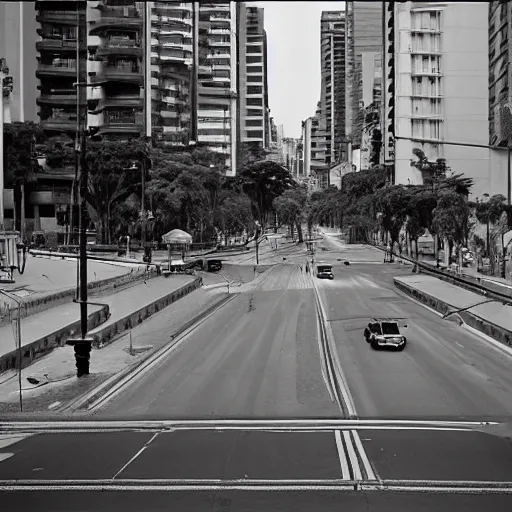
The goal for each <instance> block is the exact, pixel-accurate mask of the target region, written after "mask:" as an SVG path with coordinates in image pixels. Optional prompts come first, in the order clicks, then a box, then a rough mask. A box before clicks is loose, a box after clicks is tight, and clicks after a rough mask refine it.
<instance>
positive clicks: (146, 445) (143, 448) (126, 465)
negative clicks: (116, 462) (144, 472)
mask: <svg viewBox="0 0 512 512" xmlns="http://www.w3.org/2000/svg"><path fill="white" fill-rule="evenodd" d="M159 433H160V432H156V433H155V434H154V435H153V437H152V438H151V439H150V440H149V441H148V442H147V443H146V444H145V445H144V446H143V447H142V448H141V449H140V450H139V451H138V452H137V453H136V454H135V455H134V456H133V457H132V458H131V459H130V460H129V461H128V462H127V463H126V464H125V465H124V466H123V467H122V468H121V469H120V470H119V471H118V472H117V473H116V474H115V475H114V476H113V477H112V480H114V479H115V478H116V477H117V476H119V475H120V474H121V473H122V472H123V471H124V470H125V469H126V468H127V467H128V466H129V465H130V464H131V463H132V462H133V461H134V460H135V459H136V458H137V457H139V455H141V453H142V452H143V451H144V450H145V449H146V448H147V447H148V446H149V445H150V444H151V443H152V441H153V439H155V437H157V436H158V435H159Z"/></svg>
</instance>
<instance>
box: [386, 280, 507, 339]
mask: <svg viewBox="0 0 512 512" xmlns="http://www.w3.org/2000/svg"><path fill="white" fill-rule="evenodd" d="M394 284H395V286H396V287H397V288H398V289H399V290H400V291H402V292H403V293H405V294H407V295H408V296H410V297H412V298H414V299H416V300H418V301H419V302H421V303H423V304H425V305H426V306H428V307H430V308H432V309H434V310H435V311H437V312H438V313H440V314H442V315H447V314H449V313H450V316H455V318H457V317H458V318H460V320H461V321H462V322H463V323H464V324H466V325H468V326H469V327H472V328H473V329H475V330H477V331H479V332H481V333H483V334H486V335H487V336H489V337H491V338H493V339H494V340H496V341H498V342H500V343H501V344H503V345H505V346H507V347H512V307H511V306H509V305H507V304H504V303H502V302H499V301H495V300H493V299H485V297H482V296H481V295H479V294H477V293H473V292H470V291H468V290H464V289H461V288H460V287H458V286H455V285H452V284H450V283H447V282H445V281H442V280H439V279H437V278H436V277H433V276H428V275H424V274H423V275H422V274H420V275H414V276H406V277H395V278H394Z"/></svg>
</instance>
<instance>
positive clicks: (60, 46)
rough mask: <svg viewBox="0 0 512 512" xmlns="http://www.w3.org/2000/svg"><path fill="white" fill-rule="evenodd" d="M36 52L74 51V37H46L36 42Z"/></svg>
mask: <svg viewBox="0 0 512 512" xmlns="http://www.w3.org/2000/svg"><path fill="white" fill-rule="evenodd" d="M36 50H37V51H38V52H40V53H41V52H45V51H47V52H52V53H53V52H62V53H64V52H76V39H48V38H45V39H43V40H42V41H37V42H36Z"/></svg>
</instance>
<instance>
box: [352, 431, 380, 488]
mask: <svg viewBox="0 0 512 512" xmlns="http://www.w3.org/2000/svg"><path fill="white" fill-rule="evenodd" d="M351 432H352V437H353V438H354V442H355V444H356V449H357V451H358V453H359V456H360V457H361V460H362V461H363V466H364V470H365V471H366V476H367V477H368V480H376V477H375V473H374V472H373V468H372V465H371V463H370V460H369V459H368V455H366V450H365V449H364V447H363V443H362V442H361V438H360V437H359V433H358V432H357V430H352V431H351Z"/></svg>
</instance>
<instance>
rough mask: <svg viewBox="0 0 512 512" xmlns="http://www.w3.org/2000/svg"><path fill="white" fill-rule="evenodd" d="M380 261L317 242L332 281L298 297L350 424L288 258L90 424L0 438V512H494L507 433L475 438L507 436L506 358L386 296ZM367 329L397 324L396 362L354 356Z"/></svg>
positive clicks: (381, 355) (367, 351) (301, 269)
mask: <svg viewBox="0 0 512 512" xmlns="http://www.w3.org/2000/svg"><path fill="white" fill-rule="evenodd" d="M274 257H276V258H277V255H275V256H274ZM381 257H382V253H381V252H380V251H378V250H376V249H374V248H370V247H364V246H347V247H341V248H340V247H337V246H335V245H334V244H333V243H331V242H329V241H327V240H326V241H325V242H323V243H321V244H320V247H319V248H318V251H317V255H316V260H317V261H322V262H325V263H330V264H332V265H333V270H334V275H335V278H334V280H332V281H329V280H318V279H316V278H314V283H315V284H316V286H317V289H318V290H319V296H320V298H321V301H322V304H323V307H324V310H325V311H326V315H327V319H328V322H327V324H328V326H330V328H331V329H332V333H333V335H334V341H335V345H336V350H337V353H338V355H339V360H340V363H341V368H342V372H343V374H344V377H345V380H346V383H347V385H348V392H349V394H350V397H351V399H352V401H353V404H354V406H355V413H356V417H357V418H359V419H355V420H348V419H345V418H344V417H343V416H344V415H343V414H342V412H341V409H340V407H339V406H338V405H337V404H336V403H335V401H334V400H333V397H332V396H331V395H330V391H329V388H328V386H327V385H326V383H327V377H326V374H325V371H324V363H325V361H324V357H325V354H324V352H323V350H322V346H321V343H320V339H321V338H319V328H318V321H317V312H316V304H315V290H314V288H313V282H312V281H311V279H310V277H309V276H308V275H307V274H306V272H305V266H304V262H305V261H306V256H305V253H304V252H303V250H302V252H301V250H300V249H297V250H295V251H291V250H290V251H288V255H287V260H286V261H284V262H283V263H280V264H276V265H274V266H273V267H272V268H270V269H269V270H267V271H265V272H263V273H262V274H261V275H260V276H259V277H258V278H257V279H254V281H248V282H244V284H241V285H239V286H234V287H233V290H232V294H233V297H234V298H233V300H231V301H230V302H228V303H227V304H226V305H225V306H223V307H222V308H221V309H220V310H219V311H218V312H217V313H215V314H214V315H213V316H212V317H211V318H209V319H207V320H205V321H204V323H202V324H201V325H200V326H199V327H198V328H197V329H196V330H194V331H193V332H192V333H191V334H190V335H188V336H187V337H186V338H185V339H183V341H182V342H181V343H180V344H179V345H178V346H177V347H176V349H175V350H174V351H172V352H171V353H170V354H169V355H168V356H166V357H165V358H163V359H162V360H160V361H159V362H158V363H157V364H156V365H155V366H154V367H153V368H152V369H151V370H150V371H149V372H147V373H145V374H144V375H143V376H142V377H141V378H139V379H138V378H135V379H133V380H132V381H131V382H130V385H129V386H126V387H125V388H124V389H123V388H121V390H120V391H119V392H118V393H116V394H114V395H113V396H112V397H111V399H110V400H109V401H108V402H107V403H106V404H105V405H103V406H102V407H100V408H98V409H96V410H94V412H93V413H92V414H91V413H85V414H80V415H76V416H74V417H71V418H68V419H67V420H66V418H62V417H61V418H60V419H61V420H65V421H63V423H61V424H53V423H47V424H45V423H39V424H37V425H36V427H34V428H33V429H32V430H31V427H27V428H26V431H27V433H28V434H23V435H22V437H13V436H14V430H15V429H16V428H21V427H19V426H18V427H16V426H13V428H12V430H10V427H9V426H8V425H7V424H3V431H4V432H5V439H4V440H2V438H1V437H0V460H1V461H2V462H0V493H1V494H2V496H1V498H2V500H3V501H2V503H5V504H6V508H5V509H6V510H13V509H14V508H16V507H21V509H23V508H24V507H26V508H29V507H35V506H37V507H38V509H39V510H48V511H49V510H58V509H59V507H61V508H62V507H63V506H64V503H65V500H66V499H67V500H69V499H72V500H74V501H75V502H76V501H78V502H80V507H81V508H80V507H79V510H87V509H92V508H94V509H98V510H102V508H101V507H107V505H106V504H108V505H109V506H110V509H114V508H123V510H135V508H136V507H137V506H138V507H139V508H140V507H142V508H144V506H143V503H142V502H139V501H138V499H139V497H135V498H134V499H132V498H133V497H134V496H135V490H139V491H145V492H144V493H139V494H142V495H147V493H149V492H151V508H150V509H151V510H163V508H164V507H165V506H167V507H171V508H172V507H173V506H174V507H175V508H176V507H181V508H186V509H187V510H261V509H262V508H274V509H278V510H290V511H292V510H293V511H295V510H312V509H314V510H332V508H333V507H334V506H336V507H340V506H345V507H348V509H350V510H356V511H358V510H365V511H367V510H379V511H380V510H390V511H391V510H393V511H395V510H410V508H411V507H413V506H414V507H415V508H416V509H418V510H432V509H436V510H447V511H448V510H450V511H451V510H464V511H466V510H469V511H472V510H474V511H475V512H476V511H477V510H481V509H482V508H483V507H490V508H492V509H493V510H503V511H505V510H509V509H510V507H511V506H512V444H511V442H510V438H509V437H507V436H509V435H510V434H509V433H506V434H504V435H494V434H492V433H489V432H491V430H489V426H487V425H486V424H485V422H500V423H501V422H508V421H510V417H511V414H510V411H511V410H512V398H511V397H512V393H511V391H512V378H511V377H510V375H509V371H508V369H509V367H510V362H509V357H508V356H506V355H504V353H503V352H501V351H499V350H497V349H496V348H494V347H493V346H491V345H490V344H489V343H488V342H487V341H485V340H483V339H481V338H479V337H477V336H476V335H473V334H470V333H469V332H468V331H466V330H464V329H463V328H462V327H459V326H458V325H456V324H455V323H453V322H450V321H448V320H442V319H441V318H440V317H439V316H438V315H437V314H435V313H434V312H431V311H430V310H428V309H427V308H425V307H423V306H421V305H419V304H417V303H415V302H414V301H412V300H410V299H408V298H407V297H405V296H402V295H401V294H400V293H399V292H397V290H396V289H395V288H394V287H393V281H392V280H393V277H395V276H398V275H407V274H410V272H411V267H409V266H402V265H399V264H397V263H395V264H384V263H382V261H381ZM281 261H282V258H281ZM347 261H348V262H350V264H349V265H346V264H344V262H347ZM231 267H233V268H236V264H231V265H230V268H231ZM240 268H242V267H240ZM235 293H236V295H234V294H235ZM372 316H380V317H382V316H393V317H400V318H403V319H404V321H405V323H407V329H406V335H407V338H408V345H407V347H406V349H405V350H404V351H403V352H392V351H385V350H382V351H374V350H372V349H371V347H370V346H369V345H368V344H367V343H365V341H364V338H363V329H364V326H365V325H366V324H367V323H368V321H369V320H370V319H371V318H372ZM164 318H165V317H162V320H161V321H162V322H163V321H165V319H164ZM155 319H158V317H155ZM153 321H154V320H153ZM154 325H155V328H157V326H158V322H156V323H155V324H154ZM159 328H163V326H160V327H159ZM377 419H378V420H377ZM79 420H88V421H87V422H86V423H83V422H81V423H80V425H79V424H77V423H75V422H76V421H79ZM89 420H90V421H89ZM426 420H428V423H422V421H423V422H424V421H426ZM99 421H101V422H103V423H102V425H103V424H105V425H106V426H105V427H102V426H101V425H100V426H97V427H95V426H94V423H95V422H99ZM111 421H116V422H118V423H116V425H117V426H111V423H110V422H111ZM152 421H155V422H156V423H152ZM226 421H227V422H228V424H227V423H226ZM455 421H458V422H459V423H456V424H455V423H450V422H455ZM135 422H140V423H135ZM470 422H474V423H470ZM17 425H21V424H17ZM109 425H110V426H109ZM493 428H494V427H493ZM55 454H58V456H56V455H55ZM99 454H101V464H99V465H98V463H97V457H98V456H99ZM24 486H27V487H24ZM43 490H44V491H43ZM35 491H39V492H35ZM471 493H474V494H475V495H473V494H471ZM100 497H101V499H102V500H104V501H102V502H101V504H100V502H99V500H100ZM104 510H107V509H106V508H104Z"/></svg>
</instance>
